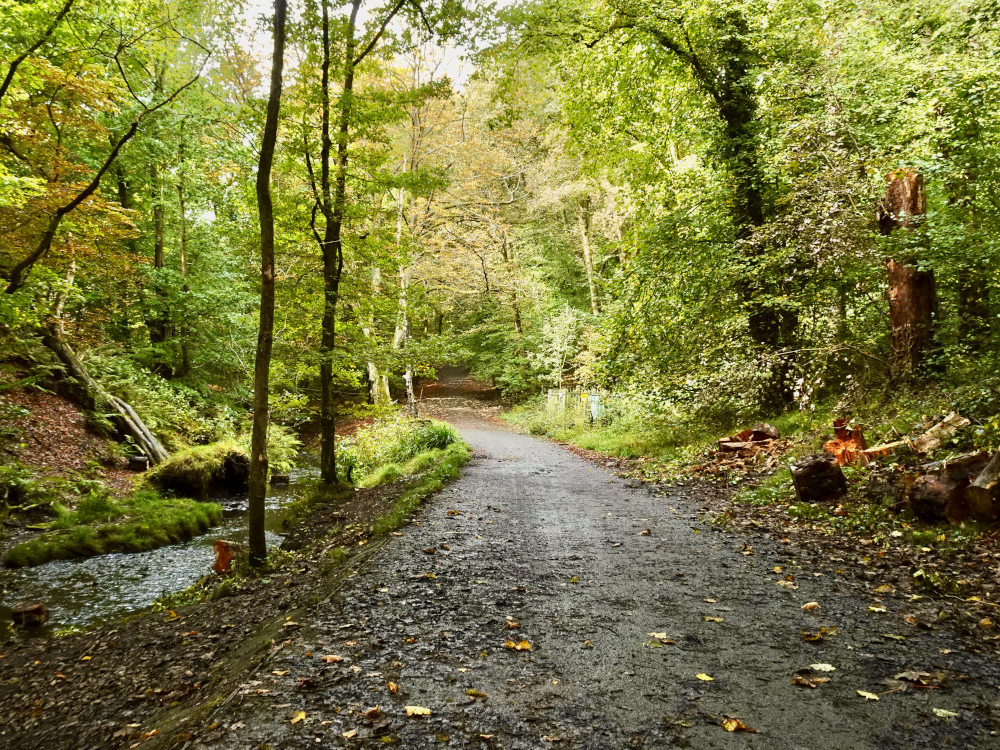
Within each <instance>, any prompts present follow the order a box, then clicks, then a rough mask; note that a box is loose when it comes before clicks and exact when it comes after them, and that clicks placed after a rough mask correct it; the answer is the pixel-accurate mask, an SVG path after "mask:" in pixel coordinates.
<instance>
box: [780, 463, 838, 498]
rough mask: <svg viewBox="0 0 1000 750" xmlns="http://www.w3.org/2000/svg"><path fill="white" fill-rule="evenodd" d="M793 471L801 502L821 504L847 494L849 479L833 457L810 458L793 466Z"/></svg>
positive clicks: (796, 489)
mask: <svg viewBox="0 0 1000 750" xmlns="http://www.w3.org/2000/svg"><path fill="white" fill-rule="evenodd" d="M791 471H792V482H793V483H794V485H795V493H796V494H797V495H798V498H799V501H800V502H803V503H819V502H824V501H827V500H835V499H837V498H840V497H843V496H844V495H846V494H847V479H846V478H845V477H844V472H843V470H842V469H841V468H840V464H838V463H837V459H836V458H834V457H833V456H830V455H818V456H808V457H806V458H803V459H802V460H800V461H797V462H796V463H794V464H792V466H791Z"/></svg>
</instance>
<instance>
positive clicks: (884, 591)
mask: <svg viewBox="0 0 1000 750" xmlns="http://www.w3.org/2000/svg"><path fill="white" fill-rule="evenodd" d="M891 591H892V586H890V585H889V584H888V583H883V584H882V585H881V586H879V587H878V588H877V589H875V593H876V594H888V593H890V592H891Z"/></svg>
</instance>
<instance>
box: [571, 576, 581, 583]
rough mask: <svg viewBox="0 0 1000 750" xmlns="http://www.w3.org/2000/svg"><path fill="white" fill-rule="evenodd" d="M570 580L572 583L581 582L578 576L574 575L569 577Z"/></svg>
mask: <svg viewBox="0 0 1000 750" xmlns="http://www.w3.org/2000/svg"><path fill="white" fill-rule="evenodd" d="M569 582H570V583H579V582H580V579H579V578H577V577H576V576H573V577H572V578H570V579H569Z"/></svg>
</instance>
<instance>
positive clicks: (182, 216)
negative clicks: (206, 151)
mask: <svg viewBox="0 0 1000 750" xmlns="http://www.w3.org/2000/svg"><path fill="white" fill-rule="evenodd" d="M180 137H181V146H180V160H179V161H180V163H179V165H178V172H179V175H178V180H177V212H178V216H177V220H178V222H179V223H180V248H179V253H180V257H179V260H180V266H181V294H182V295H183V297H184V299H187V295H188V284H187V277H188V256H187V244H188V233H187V207H186V204H185V201H186V197H187V194H186V192H185V191H186V188H187V183H186V181H185V179H184V162H185V153H186V150H185V140H184V121H183V120H181V130H180ZM187 334H188V331H187V315H186V314H182V315H181V324H180V339H181V361H180V365H178V367H177V369H176V371H175V372H174V374H175V375H179V376H181V377H183V376H185V375H187V374H188V373H189V372H190V371H191V351H190V347H189V346H188V336H187Z"/></svg>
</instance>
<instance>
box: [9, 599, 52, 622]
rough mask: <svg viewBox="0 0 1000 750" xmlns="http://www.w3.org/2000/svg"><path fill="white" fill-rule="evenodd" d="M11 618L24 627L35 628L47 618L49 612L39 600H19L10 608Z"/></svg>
mask: <svg viewBox="0 0 1000 750" xmlns="http://www.w3.org/2000/svg"><path fill="white" fill-rule="evenodd" d="M10 616H11V619H12V620H14V624H15V625H20V626H21V627H24V628H37V627H41V626H42V625H44V624H45V621H46V620H47V619H49V613H48V612H47V611H46V609H45V605H44V604H42V603H41V602H20V603H18V604H15V605H14V606H13V607H11V609H10Z"/></svg>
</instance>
